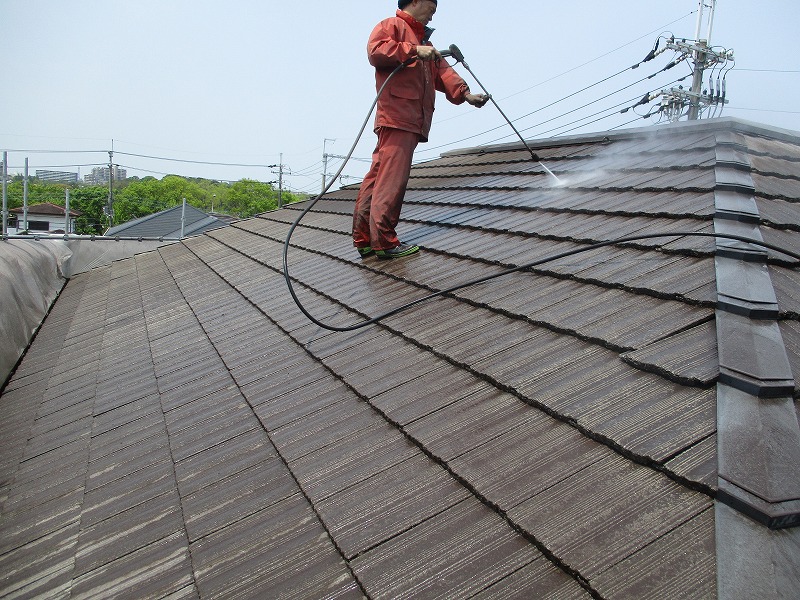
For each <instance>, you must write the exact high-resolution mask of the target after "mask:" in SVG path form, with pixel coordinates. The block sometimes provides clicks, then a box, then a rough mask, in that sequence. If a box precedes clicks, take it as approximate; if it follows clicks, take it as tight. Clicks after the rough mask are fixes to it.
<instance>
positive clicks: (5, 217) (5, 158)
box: [0, 151, 8, 236]
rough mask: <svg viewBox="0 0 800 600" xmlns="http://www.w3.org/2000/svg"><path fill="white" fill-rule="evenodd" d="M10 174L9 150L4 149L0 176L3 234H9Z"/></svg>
mask: <svg viewBox="0 0 800 600" xmlns="http://www.w3.org/2000/svg"><path fill="white" fill-rule="evenodd" d="M7 174H8V152H6V151H3V169H2V171H0V177H2V178H3V235H4V236H5V235H7V234H8V184H7V183H6V175H7Z"/></svg>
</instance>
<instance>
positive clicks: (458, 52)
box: [439, 44, 464, 63]
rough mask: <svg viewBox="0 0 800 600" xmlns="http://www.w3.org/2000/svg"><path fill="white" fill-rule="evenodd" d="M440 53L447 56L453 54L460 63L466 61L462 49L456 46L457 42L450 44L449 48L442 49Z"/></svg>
mask: <svg viewBox="0 0 800 600" xmlns="http://www.w3.org/2000/svg"><path fill="white" fill-rule="evenodd" d="M439 54H441V55H442V56H443V57H445V58H446V57H448V56H452V57H453V58H455V59H456V62H460V63H463V62H464V55H463V54H461V50H459V49H458V46H456V45H455V44H450V48H448V49H447V50H440V51H439Z"/></svg>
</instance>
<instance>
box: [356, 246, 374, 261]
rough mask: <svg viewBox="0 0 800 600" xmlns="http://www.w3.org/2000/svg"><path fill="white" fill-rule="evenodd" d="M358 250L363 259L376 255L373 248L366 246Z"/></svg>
mask: <svg viewBox="0 0 800 600" xmlns="http://www.w3.org/2000/svg"><path fill="white" fill-rule="evenodd" d="M356 250H358V253H359V254H360V255H361V258H367V257H368V256H372V255H373V254H375V250H373V249H372V246H364V247H363V248H356Z"/></svg>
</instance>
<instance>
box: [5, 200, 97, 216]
mask: <svg viewBox="0 0 800 600" xmlns="http://www.w3.org/2000/svg"><path fill="white" fill-rule="evenodd" d="M24 210H25V209H24V208H23V207H21V206H19V207H17V208H11V209H9V212H13V213H16V214H20V215H21V214H22V213H23V212H24ZM65 212H66V208H65V207H63V206H59V205H58V204H53V203H51V202H42V203H40V204H29V205H28V215H48V216H50V215H53V216H58V217H63V216H64V213H65ZM82 214H83V213H82V212H81V211H79V210H73V209H70V211H69V216H71V217H80V216H81V215H82Z"/></svg>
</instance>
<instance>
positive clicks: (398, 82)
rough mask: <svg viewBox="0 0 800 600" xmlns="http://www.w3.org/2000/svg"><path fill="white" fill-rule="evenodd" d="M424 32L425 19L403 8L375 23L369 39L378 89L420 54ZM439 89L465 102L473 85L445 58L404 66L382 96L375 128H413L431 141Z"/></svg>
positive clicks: (368, 54)
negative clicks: (419, 49) (405, 63)
mask: <svg viewBox="0 0 800 600" xmlns="http://www.w3.org/2000/svg"><path fill="white" fill-rule="evenodd" d="M422 36H423V26H422V23H419V22H418V21H416V20H414V19H413V18H412V17H411V16H410V15H409V14H407V13H405V12H403V11H400V10H398V11H397V15H396V16H394V17H390V18H388V19H384V20H383V21H381V22H380V23H378V24H377V25H376V26H375V29H373V30H372V35H370V37H369V42H368V43H367V56H368V57H369V62H370V64H371V65H372V66H374V67H375V84H376V89H380V88H381V86H382V85H383V84H384V82H385V81H386V79H387V77H389V75H390V74H391V72H392V71H393V70H394V69H395V68H396V67H397V65H399V64H400V63H402V62H403V61H405V60H406V59H408V58H411V57H412V56H416V55H417V50H416V47H417V46H419V45H422V41H421V40H422ZM425 45H427V46H430V45H431V44H430V42H426V43H425ZM436 90H439V91H440V92H444V93H445V95H446V96H447V99H448V100H449V101H450V102H452V103H453V104H461V103H462V102H464V96H465V95H466V94H467V93H468V92H469V87H468V86H467V84H466V83H465V82H464V80H463V79H462V78H461V77H460V76H459V75H458V73H456V72H455V71H454V70H453V69H452V68H451V67H450V66H449V65H448V64H447V63H446V62H445V61H444V60H441V61H438V62H436V61H421V60H418V61H415V62H413V63H412V64H411V65H409V66H407V67H405V68H404V69H402V70H400V71H399V72H398V73H396V74H395V75H394V77H392V80H391V81H390V82H389V85H387V86H386V89H385V90H384V91H383V94H381V97H380V99H379V100H378V112H377V114H376V116H375V130H376V131H377V130H378V128H380V127H393V128H394V129H402V130H404V131H412V132H414V133H418V134H419V137H420V141H422V142H427V141H428V133H429V132H430V130H431V121H432V120H433V110H434V102H435V96H436Z"/></svg>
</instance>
